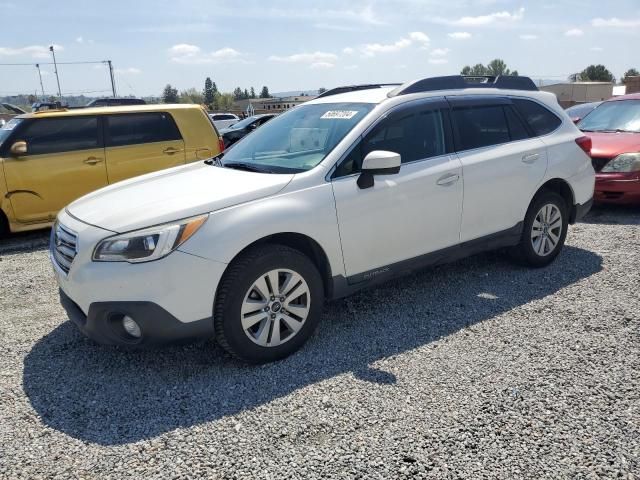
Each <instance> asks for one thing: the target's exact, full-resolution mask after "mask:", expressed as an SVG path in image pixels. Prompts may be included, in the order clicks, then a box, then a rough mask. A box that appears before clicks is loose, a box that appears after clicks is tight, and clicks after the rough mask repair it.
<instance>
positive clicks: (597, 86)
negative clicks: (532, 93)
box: [540, 82, 613, 108]
mask: <svg viewBox="0 0 640 480" xmlns="http://www.w3.org/2000/svg"><path fill="white" fill-rule="evenodd" d="M540 90H543V91H545V92H552V93H555V94H556V97H558V103H559V104H560V105H561V106H562V107H563V108H567V107H571V106H573V105H576V104H578V103H589V102H601V101H602V100H607V99H609V98H611V97H612V96H613V83H611V82H573V83H556V84H553V85H544V86H542V87H540Z"/></svg>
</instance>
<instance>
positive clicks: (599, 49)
mask: <svg viewBox="0 0 640 480" xmlns="http://www.w3.org/2000/svg"><path fill="white" fill-rule="evenodd" d="M589 50H591V51H592V52H602V51H604V48H602V47H591V48H590V49H589Z"/></svg>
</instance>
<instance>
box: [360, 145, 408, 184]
mask: <svg viewBox="0 0 640 480" xmlns="http://www.w3.org/2000/svg"><path fill="white" fill-rule="evenodd" d="M401 162H402V158H401V157H400V154H399V153H395V152H389V151H386V150H374V151H373V152H369V153H368V154H367V156H366V157H364V160H362V168H361V172H362V173H360V176H359V177H358V187H360V188H371V187H373V184H374V181H373V176H374V175H393V174H396V173H398V172H399V171H400V163H401Z"/></svg>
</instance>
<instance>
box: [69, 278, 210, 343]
mask: <svg viewBox="0 0 640 480" xmlns="http://www.w3.org/2000/svg"><path fill="white" fill-rule="evenodd" d="M60 303H61V304H62V307H63V308H64V309H65V310H66V312H67V315H68V317H69V320H71V321H72V322H73V323H75V324H76V326H77V327H78V329H80V331H81V332H82V333H83V334H84V335H86V336H87V337H89V338H91V339H92V340H94V341H96V342H98V343H101V344H103V345H123V346H130V347H136V346H140V347H142V346H154V345H164V344H168V343H174V342H180V341H187V340H195V339H207V338H211V337H213V335H214V330H213V320H212V319H211V318H203V319H201V320H197V321H193V322H189V323H184V322H181V321H179V320H178V319H177V318H176V317H174V316H173V315H171V314H170V313H169V312H167V311H166V310H165V309H164V308H162V307H160V306H159V305H156V304H155V303H153V302H96V303H92V304H91V305H90V306H89V313H88V314H87V315H85V314H84V312H83V311H82V310H81V309H80V307H79V306H78V305H77V304H76V303H75V302H74V301H73V300H72V299H71V298H70V297H69V296H68V295H67V294H66V293H64V292H63V291H62V290H60ZM125 315H127V316H129V317H131V318H133V319H134V320H135V322H136V323H137V324H138V326H139V327H140V330H141V332H142V336H141V337H140V338H135V337H132V336H131V335H129V334H128V333H127V332H126V331H125V330H124V328H123V326H122V318H123V317H124V316H125Z"/></svg>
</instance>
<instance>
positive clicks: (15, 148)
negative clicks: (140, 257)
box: [9, 140, 27, 157]
mask: <svg viewBox="0 0 640 480" xmlns="http://www.w3.org/2000/svg"><path fill="white" fill-rule="evenodd" d="M9 151H10V152H11V154H12V155H15V156H16V157H19V156H21V155H26V154H27V142H25V141H24V140H18V141H17V142H14V144H13V145H11V148H10V149H9Z"/></svg>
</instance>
